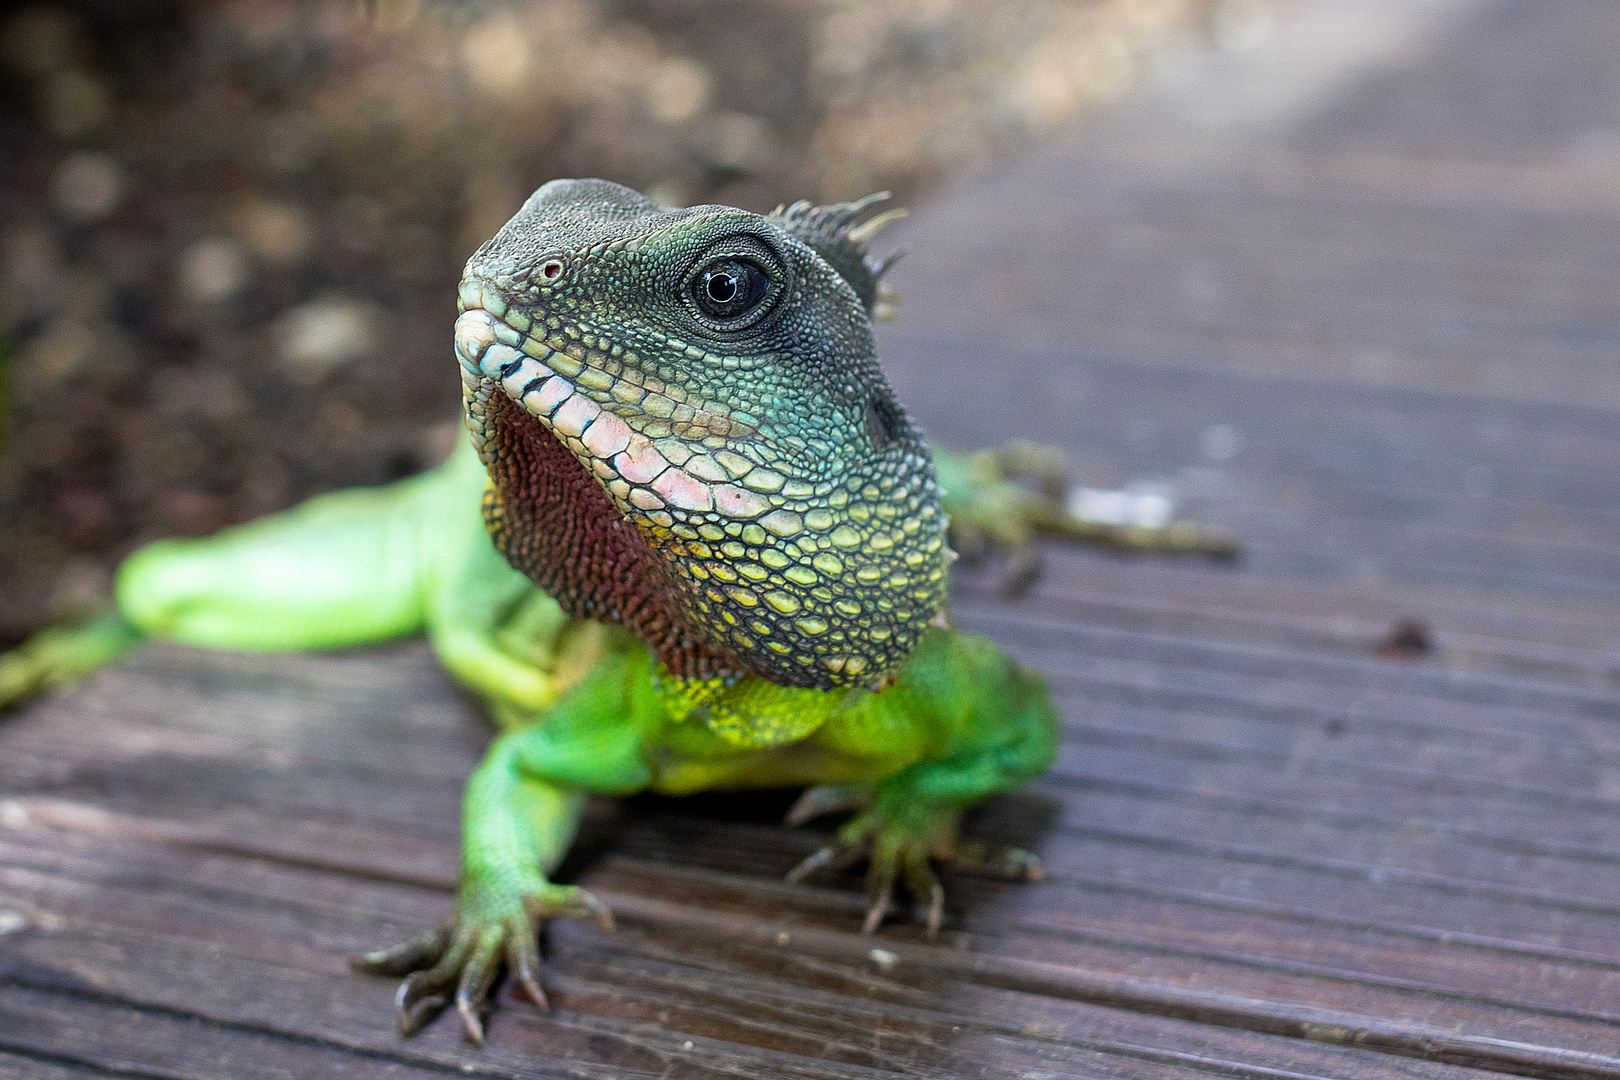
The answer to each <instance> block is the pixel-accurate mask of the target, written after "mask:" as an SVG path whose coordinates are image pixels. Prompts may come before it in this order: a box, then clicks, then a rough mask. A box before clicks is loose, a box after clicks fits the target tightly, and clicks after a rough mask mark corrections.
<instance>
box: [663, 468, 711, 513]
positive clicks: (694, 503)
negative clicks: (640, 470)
mask: <svg viewBox="0 0 1620 1080" xmlns="http://www.w3.org/2000/svg"><path fill="white" fill-rule="evenodd" d="M652 489H653V490H654V491H656V492H658V494H660V495H662V496H663V497H664V498H665V499H667V500H669V502H670V503H672V504H673V505H675V506H678V507H680V508H681V509H682V510H707V509H709V508H710V506H712V505H713V497H712V496H711V495H710V493H709V485H707V484H705V483H704V482H703V481H701V480H699V479H697V478H696V477H695V476H692V475H691V474H690V473H684V472H682V471H681V470H679V469H665V470H664V473H663V475H661V476H660V477H659V478H658V479H656V480H654V481H653V483H652Z"/></svg>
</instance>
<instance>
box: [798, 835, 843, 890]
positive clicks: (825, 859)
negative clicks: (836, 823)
mask: <svg viewBox="0 0 1620 1080" xmlns="http://www.w3.org/2000/svg"><path fill="white" fill-rule="evenodd" d="M837 857H838V847H837V845H836V844H828V845H827V846H826V847H824V848H822V849H821V850H820V851H817V852H816V853H815V854H813V855H811V856H810V857H809V858H808V859H805V860H804V861H803V862H801V863H800V864H799V865H798V866H795V867H794V868H793V869H791V870H789V871H788V872H787V880H788V881H790V882H793V883H794V884H798V883H799V882H801V881H803V880H804V879H805V878H807V877H809V876H810V875H811V874H813V873H815V872H816V871H817V870H820V869H821V868H822V867H824V866H826V865H828V864H829V863H831V862H832V861H833V860H834V859H836V858H837Z"/></svg>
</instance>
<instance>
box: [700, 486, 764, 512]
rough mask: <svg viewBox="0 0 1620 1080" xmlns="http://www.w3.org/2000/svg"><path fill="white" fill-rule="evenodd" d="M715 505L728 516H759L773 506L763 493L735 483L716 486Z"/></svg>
mask: <svg viewBox="0 0 1620 1080" xmlns="http://www.w3.org/2000/svg"><path fill="white" fill-rule="evenodd" d="M714 507H715V509H716V510H719V511H720V512H721V513H722V514H725V515H726V516H727V517H734V518H749V517H758V516H759V515H760V514H763V513H764V512H765V511H767V510H769V509H770V508H771V504H770V501H769V500H767V499H766V498H765V496H763V495H759V494H756V493H755V492H752V491H744V490H743V489H742V488H740V487H737V486H735V485H733V484H719V485H716V486H715V488H714Z"/></svg>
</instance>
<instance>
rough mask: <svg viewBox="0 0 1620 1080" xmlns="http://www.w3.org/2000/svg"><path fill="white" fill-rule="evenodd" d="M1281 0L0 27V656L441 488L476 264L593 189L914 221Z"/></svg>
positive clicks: (414, 13) (278, 8)
mask: <svg viewBox="0 0 1620 1080" xmlns="http://www.w3.org/2000/svg"><path fill="white" fill-rule="evenodd" d="M1270 10H1271V7H1270V5H1269V4H1268V2H1267V0H1000V2H994V3H978V2H974V0H535V2H512V0H462V2H448V0H371V2H369V3H366V2H363V0H238V2H214V0H84V2H80V3H62V4H33V5H20V6H18V5H13V6H7V7H6V8H5V9H4V11H3V14H0V170H3V174H0V319H3V327H0V425H3V427H0V645H5V644H9V643H11V642H15V641H17V640H19V639H20V638H22V637H23V636H24V635H25V634H26V633H28V632H29V631H30V630H32V629H34V628H37V626H38V625H40V624H41V623H42V622H43V621H45V620H47V619H49V618H54V617H60V616H63V615H67V614H71V613H73V612H74V611H76V610H79V609H82V608H84V607H85V606H87V605H90V604H93V603H95V602H96V600H97V599H99V598H101V597H103V596H105V595H106V592H107V589H108V587H109V573H110V569H111V567H113V566H114V565H115V564H116V561H117V559H118V558H120V557H121V556H122V555H123V554H125V553H126V552H128V551H129V550H130V548H131V547H133V546H134V545H136V544H138V543H140V542H142V541H145V540H150V539H153V538H155V537H158V536H164V535H175V534H181V535H198V534H204V533H208V532H211V531H213V530H215V529H218V528H220V527H222V526H224V525H228V524H230V523H232V522H236V521H242V520H245V519H248V518H251V517H255V516H257V515H260V514H264V513H266V512H269V511H273V510H277V509H280V508H282V507H285V506H288V505H290V504H292V503H294V502H296V501H298V500H300V499H302V498H304V497H306V496H308V495H311V494H313V493H316V492H319V491H323V490H327V489H330V488H334V487H338V486H343V485H350V484H370V483H379V482H384V481H388V480H392V479H396V478H399V477H402V476H407V475H409V474H411V473H414V472H417V471H419V470H421V469H423V468H424V467H427V466H429V465H431V464H433V463H435V462H436V461H437V460H438V459H439V458H440V457H441V456H442V455H443V454H444V453H445V452H446V451H447V449H448V447H449V445H450V443H451V441H452V439H453V437H454V433H455V427H456V423H457V419H456V413H457V408H458V401H459V396H458V393H459V392H458V385H457V381H456V379H455V375H454V370H453V365H452V364H451V363H450V362H449V352H448V348H449V346H448V327H449V325H450V323H451V320H452V319H453V318H454V296H455V291H454V286H455V282H456V280H457V278H458V277H459V275H460V271H461V267H462V264H463V262H464V261H465V259H466V258H467V256H468V255H469V254H471V252H472V251H473V249H474V248H475V247H476V246H477V245H478V244H479V243H480V242H481V241H482V240H484V239H486V238H487V237H488V236H490V235H491V234H492V233H493V232H494V231H495V229H496V228H498V227H499V226H500V224H501V223H502V222H504V221H505V220H506V218H507V217H509V216H510V215H511V214H512V212H513V211H514V210H515V209H516V208H517V206H518V205H519V204H520V203H521V202H522V200H523V198H524V197H525V196H526V195H527V193H528V192H529V191H531V190H532V189H533V188H535V187H536V186H538V185H539V184H540V183H542V182H544V181H546V180H548V179H550V178H553V177H557V176H604V177H608V178H610V179H613V180H617V181H620V182H622V183H625V184H629V185H631V186H634V187H636V188H638V189H641V190H643V191H645V192H647V193H648V194H650V195H651V196H653V197H654V198H656V199H658V200H660V201H662V202H665V203H670V204H690V203H696V202H709V201H714V202H724V203H730V204H734V205H739V206H743V207H748V208H751V209H755V210H761V211H763V210H768V209H770V208H771V207H772V206H774V205H776V204H778V203H780V202H784V201H791V200H793V199H796V198H809V199H813V200H817V201H832V200H838V199H847V198H853V197H856V196H860V195H863V194H866V193H868V192H870V191H875V190H880V189H890V190H892V191H894V192H895V194H896V195H897V196H898V198H899V199H900V201H901V202H902V203H904V202H907V201H912V202H914V201H916V200H918V199H921V198H926V197H927V195H928V194H929V193H930V192H931V191H933V190H936V189H937V188H938V187H939V185H941V184H942V183H943V182H945V181H947V180H949V179H950V178H952V177H955V176H959V175H962V174H964V173H966V172H969V171H971V170H973V169H974V168H975V167H978V166H981V165H982V164H983V163H985V162H987V161H989V160H991V159H993V158H995V157H996V156H997V155H999V154H1004V153H1006V152H1008V151H1010V150H1013V149H1016V148H1018V147H1020V146H1023V145H1027V144H1029V143H1030V142H1032V141H1034V140H1037V139H1039V138H1040V137H1041V136H1042V134H1043V133H1046V132H1049V131H1053V130H1055V129H1057V128H1060V127H1063V126H1066V125H1071V124H1073V123H1075V122H1077V121H1080V120H1083V119H1084V118H1085V117H1087V116H1089V115H1093V114H1095V113H1096V112H1097V111H1098V110H1100V109H1102V108H1103V107H1104V106H1105V105H1106V104H1107V103H1108V102H1110V101H1111V100H1113V99H1114V98H1115V97H1117V96H1118V95H1119V94H1121V93H1122V92H1123V91H1124V90H1125V89H1126V88H1127V87H1129V86H1130V85H1131V84H1132V83H1133V82H1134V81H1136V80H1137V79H1138V78H1139V77H1140V75H1141V74H1142V73H1143V72H1144V71H1145V70H1147V69H1148V68H1149V67H1150V66H1151V65H1152V64H1154V63H1155V62H1156V60H1157V58H1159V57H1162V56H1165V55H1167V54H1169V53H1173V52H1174V51H1175V50H1176V49H1185V48H1189V47H1190V48H1195V49H1199V48H1208V47H1217V48H1218V47H1222V46H1230V45H1232V44H1234V43H1241V42H1242V41H1243V40H1244V39H1245V38H1246V37H1248V36H1251V35H1253V34H1254V33H1255V32H1257V29H1258V28H1260V27H1261V26H1263V24H1264V23H1265V21H1266V19H1267V17H1268V13H1269V12H1270Z"/></svg>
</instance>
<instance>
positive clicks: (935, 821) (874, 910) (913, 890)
mask: <svg viewBox="0 0 1620 1080" xmlns="http://www.w3.org/2000/svg"><path fill="white" fill-rule="evenodd" d="M863 795H865V796H866V797H865V800H864V801H867V802H870V801H872V800H871V797H870V795H869V794H868V793H867V792H861V791H857V790H854V789H845V788H827V789H823V788H812V789H811V790H810V791H808V792H806V793H805V797H804V798H801V799H800V800H799V803H798V805H796V806H795V807H794V810H793V811H792V812H790V814H789V820H790V821H793V822H794V823H797V822H800V821H804V820H807V819H808V818H810V817H813V816H815V815H816V814H818V813H823V812H828V811H831V810H835V809H845V808H848V807H849V806H850V805H852V804H856V805H858V804H859V803H860V802H861V801H862V796H863ZM885 802H889V803H890V807H892V806H893V801H892V800H883V799H881V798H879V799H878V800H877V805H875V806H873V807H872V808H871V809H868V810H866V811H865V812H864V813H862V814H860V815H859V816H857V817H856V818H854V819H853V820H851V821H850V822H849V823H848V824H847V825H845V826H844V827H843V828H841V829H839V830H838V833H837V835H836V836H835V837H834V839H833V842H832V843H830V844H828V845H827V846H826V847H823V848H822V849H820V850H819V851H817V852H815V854H813V855H811V856H810V857H809V858H807V859H805V860H804V861H803V862H801V863H800V864H799V865H798V866H795V867H794V868H793V869H792V870H790V871H789V872H788V875H787V879H788V880H789V881H793V882H797V881H803V880H804V879H805V878H807V877H809V876H810V875H811V874H814V873H817V872H818V871H821V870H835V869H840V868H842V867H845V866H848V865H850V864H851V863H854V862H856V861H858V860H860V859H861V858H866V859H868V860H869V866H868V869H867V872H866V900H867V904H866V919H865V921H864V922H863V923H862V925H861V933H863V934H871V933H875V932H876V931H877V928H878V927H879V926H880V925H881V924H882V923H883V920H884V918H886V917H887V916H888V914H889V913H890V911H892V910H893V908H894V906H895V900H894V892H895V886H896V885H897V884H900V883H902V882H903V883H904V884H905V887H906V891H907V892H909V893H910V894H911V897H912V899H913V901H915V903H916V905H917V915H918V919H919V921H921V922H922V923H923V925H924V926H925V927H926V928H927V932H928V936H929V937H935V936H937V935H938V934H939V928H940V924H941V923H942V922H943V921H944V917H945V888H944V886H942V885H941V884H940V883H939V878H938V877H936V876H935V874H934V866H933V864H934V862H935V861H939V862H945V863H949V864H951V865H952V866H954V867H955V868H957V869H959V870H962V871H964V872H966V873H970V874H978V875H981V876H985V877H994V878H999V879H1001V880H1005V881H1039V880H1041V879H1042V878H1043V877H1045V876H1046V875H1045V871H1044V870H1043V869H1042V867H1041V860H1040V859H1039V858H1038V857H1037V856H1035V855H1033V854H1031V853H1030V852H1027V851H1024V850H1023V849H1021V848H1009V847H1000V846H997V845H993V844H986V843H983V842H980V841H976V840H962V839H960V838H959V837H958V836H957V835H956V821H957V818H958V817H959V816H960V810H959V809H957V808H955V807H949V806H938V805H933V806H930V805H928V804H926V803H923V804H920V805H919V804H915V803H914V804H912V805H911V806H909V807H908V808H906V809H904V810H899V809H894V808H890V807H886V806H885V805H884V804H885Z"/></svg>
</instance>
